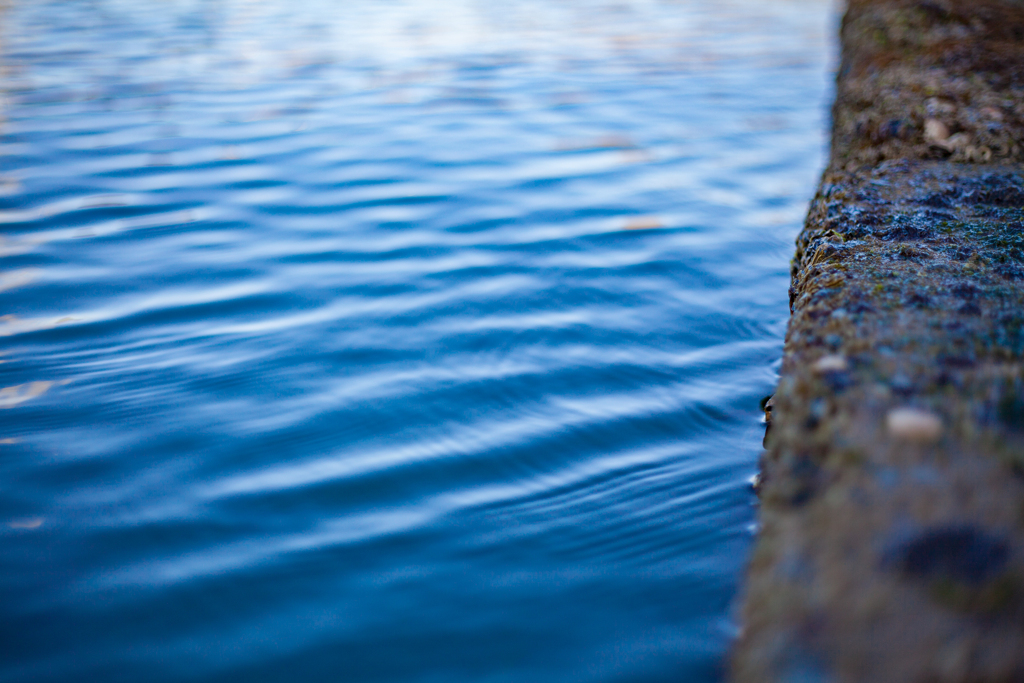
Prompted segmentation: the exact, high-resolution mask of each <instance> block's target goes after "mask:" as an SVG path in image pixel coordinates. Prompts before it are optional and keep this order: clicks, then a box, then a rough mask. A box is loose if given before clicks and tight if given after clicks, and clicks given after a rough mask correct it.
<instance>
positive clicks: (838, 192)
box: [731, 0, 1024, 683]
mask: <svg viewBox="0 0 1024 683" xmlns="http://www.w3.org/2000/svg"><path fill="white" fill-rule="evenodd" d="M841 44H842V60H841V63H840V67H839V73H838V76H837V88H836V103H835V106H834V109H833V138H832V150H831V158H830V161H829V164H828V167H827V168H826V170H825V172H824V174H823V178H822V182H821V186H820V188H819V190H818V193H817V194H816V196H815V197H814V199H813V201H812V203H811V208H810V212H809V215H808V218H807V222H806V225H805V227H804V230H803V232H802V233H801V234H800V236H799V238H798V240H797V249H796V256H795V258H794V260H793V270H792V287H791V289H790V297H791V309H792V319H791V320H790V324H789V328H788V331H787V335H786V342H785V349H784V358H783V366H782V370H781V378H780V382H779V385H778V389H777V391H776V393H775V396H774V397H773V399H772V400H771V402H770V404H769V406H768V408H769V410H770V425H769V430H768V433H767V435H766V439H765V447H766V452H765V454H764V456H763V459H762V475H761V477H762V480H761V484H760V487H759V495H760V498H761V507H760V511H759V517H760V520H759V521H760V527H761V530H760V533H759V536H758V539H757V541H756V543H755V547H754V551H753V555H752V557H751V560H750V564H749V567H748V574H747V584H746V587H745V592H744V596H743V602H742V612H741V622H742V623H741V626H742V632H741V635H740V637H739V638H738V640H737V642H736V644H735V647H734V650H733V653H732V658H731V677H732V680H734V681H737V682H738V683H747V682H753V681H757V682H759V683H764V682H767V681H794V682H800V683H817V682H819V681H871V682H873V683H884V682H887V681H893V682H896V681H900V682H907V681H911V682H922V683H924V682H931V681H935V682H939V681H964V682H967V681H971V682H980V681H987V682H996V681H1007V682H1008V681H1024V164H1022V161H1024V2H1022V1H1021V0H923V1H922V0H851V1H850V3H849V6H848V8H847V11H846V15H845V17H844V20H843V23H842V29H841Z"/></svg>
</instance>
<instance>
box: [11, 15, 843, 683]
mask: <svg viewBox="0 0 1024 683" xmlns="http://www.w3.org/2000/svg"><path fill="white" fill-rule="evenodd" d="M0 22H2V32H0V66H2V69H3V72H2V79H0V83H2V98H3V101H2V110H0V111H2V114H3V117H4V118H3V121H2V122H0V135H2V138H0V152H2V156H0V164H2V170H0V222H2V226H3V227H2V241H0V288H2V290H3V292H2V298H0V315H3V317H2V318H0V335H2V337H0V351H2V354H3V355H2V360H3V364H0V387H4V388H3V389H2V390H0V405H2V408H3V409H2V410H0V439H2V442H0V544H2V547H3V552H2V553H0V648H2V653H0V655H2V656H0V680H2V681H5V682H15V681H17V682H21V681H72V680H74V681H104V682H110V681H150V682H153V681H157V682H159V681H247V682H249V683H252V682H254V681H345V682H361V681H373V682H375V683H383V682H391V681H396V682H398V681H400V682H403V683H404V682H410V683H411V682H417V683H420V682H422V683H433V682H438V683H442V682H443V683H460V682H463V681H465V682H470V681H472V682H474V683H475V682H481V681H486V682H506V681H507V682H510V683H522V682H530V683H545V682H548V681H550V682H557V683H566V682H570V681H571V682H574V681H588V682H590V681H620V682H629V683H643V682H654V681H711V680H716V679H718V678H720V676H721V671H722V656H723V654H724V652H725V651H726V649H727V647H728V644H729V640H730V638H731V637H732V636H733V635H734V629H735V626H734V624H733V623H732V609H733V607H732V605H733V602H734V600H735V595H736V591H737V586H738V580H739V576H740V572H741V571H742V566H743V562H744V560H745V557H746V553H747V552H748V550H749V548H750V544H751V528H752V523H753V521H754V512H755V510H754V507H753V505H754V499H753V496H752V494H751V492H750V490H749V486H748V483H747V480H748V478H749V477H750V476H751V474H752V473H753V472H754V471H755V469H756V459H757V457H758V454H759V451H760V436H761V434H760V426H759V424H758V421H757V417H758V409H757V403H758V399H759V398H760V397H761V396H763V395H764V394H765V393H767V392H768V391H769V390H770V389H771V386H772V384H773V382H774V377H775V375H774V372H775V368H776V365H775V363H776V361H777V359H778V358H779V356H780V353H781V335H782V333H783V328H784V324H785V321H786V316H787V313H788V309H787V293H786V290H787V286H788V280H787V277H788V276H787V271H788V261H789V258H790V256H791V252H792V240H793V237H794V236H795V234H796V232H797V230H798V228H799V225H800V223H801V220H802V218H803V214H804V211H805V208H806V203H807V201H808V199H809V198H810V196H811V194H812V192H813V186H814V183H815V181H816V176H817V173H818V171H819V168H820V166H821V164H822V161H823V151H824V143H825V126H826V103H827V100H828V98H829V84H828V83H829V61H830V57H829V54H830V47H829V40H830V36H831V33H832V31H833V23H834V16H833V11H832V9H831V8H830V7H829V6H828V5H827V4H826V3H825V2H823V1H822V0H779V1H778V2H772V3H765V2H761V0H726V1H724V2H716V3H704V2H699V1H698V0H685V1H681V2H679V1H677V2H668V1H657V0H621V1H620V2H617V3H615V4H601V3H597V2H584V1H583V0H564V1H562V2H555V3H552V2H541V1H540V0H507V1H506V2H503V3H494V2H487V1H485V0H446V1H445V2H440V1H432V0H404V1H400V2H387V3H384V2H372V1H371V0H352V1H350V2H345V3H342V2H330V1H328V0H310V1H309V2H296V1H294V0H292V1H288V0H267V1H266V2H247V1H245V0H217V1H209V2H200V1H199V0H196V1H194V2H189V1H186V0H160V1H157V0H145V1H140V0H133V1H132V2H127V1H124V2H120V1H118V0H89V1H87V0H67V1H64V0H61V1H57V0H38V1H36V0H33V2H26V1H22V0H15V1H14V2H9V3H7V5H6V7H5V8H4V9H3V10H2V14H0Z"/></svg>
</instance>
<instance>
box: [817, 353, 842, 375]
mask: <svg viewBox="0 0 1024 683" xmlns="http://www.w3.org/2000/svg"><path fill="white" fill-rule="evenodd" d="M849 367H850V364H849V363H847V362H846V358H845V357H844V356H840V355H839V354H831V355H828V356H822V357H821V358H819V359H818V360H817V361H815V363H814V365H813V366H812V368H813V369H814V371H815V372H816V373H818V374H819V375H825V374H828V373H830V372H846V371H847V370H848V369H849Z"/></svg>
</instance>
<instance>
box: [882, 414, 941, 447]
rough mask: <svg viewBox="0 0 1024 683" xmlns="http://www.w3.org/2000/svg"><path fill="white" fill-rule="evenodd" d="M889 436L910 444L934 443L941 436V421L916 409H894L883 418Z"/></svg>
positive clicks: (933, 415)
mask: <svg viewBox="0 0 1024 683" xmlns="http://www.w3.org/2000/svg"><path fill="white" fill-rule="evenodd" d="M885 427H886V431H888V432H889V436H891V437H893V438H894V439H898V440H900V441H908V442H911V443H921V444H926V443H935V442H936V441H938V440H939V437H941V436H942V420H940V419H939V418H938V416H936V415H935V414H933V413H930V412H928V411H926V410H920V409H918V408H894V409H893V410H890V411H889V414H888V415H886V417H885Z"/></svg>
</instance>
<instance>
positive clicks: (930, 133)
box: [924, 119, 949, 146]
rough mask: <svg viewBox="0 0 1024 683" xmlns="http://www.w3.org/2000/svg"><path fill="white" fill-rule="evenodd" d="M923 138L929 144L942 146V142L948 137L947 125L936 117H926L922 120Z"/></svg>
mask: <svg viewBox="0 0 1024 683" xmlns="http://www.w3.org/2000/svg"><path fill="white" fill-rule="evenodd" d="M924 139H925V142H927V143H929V144H932V145H939V146H944V145H943V144H942V143H944V142H945V141H946V140H947V139H949V126H947V125H946V124H944V123H943V122H942V121H939V120H938V119H928V120H927V121H925V122H924Z"/></svg>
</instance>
